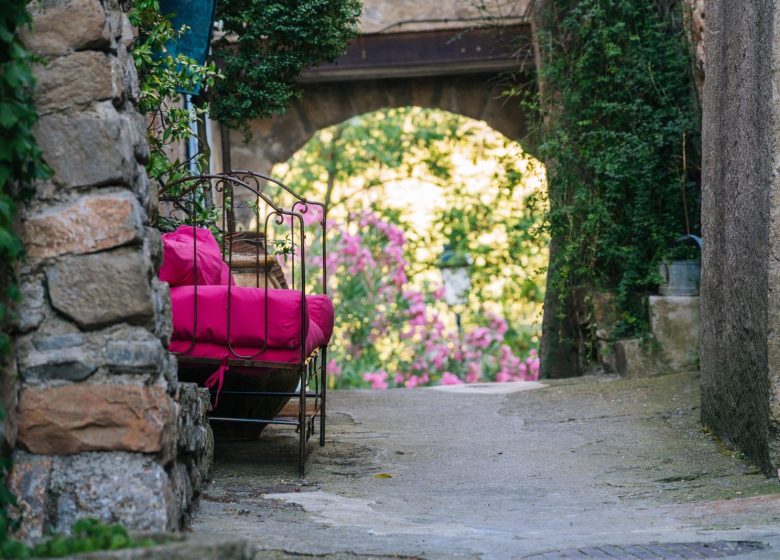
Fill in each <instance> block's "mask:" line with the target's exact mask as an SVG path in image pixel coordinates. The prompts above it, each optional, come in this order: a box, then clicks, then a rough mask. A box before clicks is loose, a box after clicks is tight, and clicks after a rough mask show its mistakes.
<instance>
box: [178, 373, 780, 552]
mask: <svg viewBox="0 0 780 560" xmlns="http://www.w3.org/2000/svg"><path fill="white" fill-rule="evenodd" d="M496 393H497V392H496V391H493V390H491V389H490V388H489V387H487V388H482V389H474V390H473V391H470V392H463V393H453V392H443V391H439V390H434V389H415V390H401V389H398V390H390V391H384V392H370V391H342V392H335V393H333V397H332V399H331V401H330V407H329V409H330V424H329V431H328V434H327V435H328V437H327V446H326V447H325V448H319V447H317V446H316V443H315V442H314V441H312V444H311V445H310V452H311V455H310V460H309V464H308V472H307V479H306V481H303V482H302V481H300V480H297V479H296V478H295V471H296V464H295V450H296V447H295V442H294V440H292V439H290V435H289V434H288V432H287V431H284V430H269V431H268V432H267V433H266V434H264V435H263V437H262V438H261V439H260V441H258V442H252V443H222V444H218V446H217V461H216V464H215V467H214V472H213V479H214V480H213V482H212V483H211V485H210V486H209V487H208V489H207V491H206V494H205V496H204V498H203V500H202V502H201V507H200V510H199V512H198V513H197V514H196V516H195V517H194V519H193V530H194V531H196V532H215V533H220V534H223V535H225V534H234V535H236V536H242V537H246V538H250V539H252V540H254V541H256V542H257V546H258V550H259V552H258V558H266V557H268V558H288V557H293V556H298V555H305V556H316V557H318V558H334V559H335V558H360V557H363V556H366V557H374V558H385V557H392V558H397V557H413V558H416V557H421V558H453V557H455V558H457V557H460V558H538V559H548V558H550V559H551V558H575V557H576V558H582V559H586V558H642V557H647V558H656V559H658V558H665V557H668V558H686V557H687V558H704V557H708V554H711V555H712V556H711V557H716V556H715V552H716V549H717V550H720V554H723V555H725V554H728V552H725V551H726V550H727V549H728V548H729V547H731V548H734V547H737V546H742V547H743V550H744V551H748V550H751V547H753V548H756V547H759V546H762V547H765V548H764V549H762V550H760V551H758V552H752V553H748V554H747V555H746V556H745V555H742V556H739V558H780V483H778V481H777V480H774V479H767V478H766V477H764V476H763V475H761V474H760V473H759V472H758V471H757V470H756V469H755V468H754V467H753V466H751V465H749V464H746V463H744V462H743V461H742V460H741V459H740V458H739V457H738V456H737V455H736V454H734V453H732V452H730V451H729V450H728V449H726V448H725V447H724V446H723V445H721V444H719V443H718V442H717V441H716V440H715V439H714V438H713V437H712V436H710V435H709V434H707V433H706V432H705V431H704V430H702V429H701V427H700V425H699V424H698V421H697V420H698V412H699V411H698V377H697V376H696V375H694V374H683V375H672V376H665V377H660V378H654V379H641V380H620V379H615V378H605V377H601V378H582V379H578V380H572V381H562V382H552V383H551V384H550V385H549V386H547V387H544V388H540V389H535V390H527V391H519V392H513V393H508V394H496ZM724 541H728V542H724ZM732 541H751V542H755V543H759V544H747V545H737V544H734V543H733V542H732ZM695 542H713V543H716V544H714V545H713V547H714V548H709V549H707V548H700V549H699V552H698V553H696V551H695V546H693V545H691V546H690V547H687V548H685V547H682V548H681V547H679V546H678V547H677V548H676V549H675V547H674V546H669V547H666V548H663V549H661V548H658V547H656V548H655V550H656V552H655V554H656V556H652V555H648V556H643V555H644V554H645V552H647V551H651V550H652V547H649V548H648V547H644V548H641V549H640V548H638V547H636V546H634V545H647V544H649V543H695ZM607 545H612V547H613V548H609V547H608V546H607ZM632 546H633V548H632ZM718 547H720V548H718ZM574 549H579V551H576V550H574ZM663 550H666V551H667V552H668V554H669V555H668V556H664V554H666V553H663V552H662V551H663ZM674 550H676V551H677V552H674ZM643 551H644V552H643ZM659 551H660V552H659ZM686 551H687V552H686ZM674 554H677V556H674ZM696 554H699V555H698V556H696Z"/></svg>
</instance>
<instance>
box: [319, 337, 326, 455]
mask: <svg viewBox="0 0 780 560" xmlns="http://www.w3.org/2000/svg"><path fill="white" fill-rule="evenodd" d="M320 387H321V388H320V392H321V395H320V399H321V400H320V447H323V446H324V445H325V397H326V396H327V393H328V348H327V347H324V348H323V349H322V364H321V365H320Z"/></svg>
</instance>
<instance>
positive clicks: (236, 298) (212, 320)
mask: <svg viewBox="0 0 780 560" xmlns="http://www.w3.org/2000/svg"><path fill="white" fill-rule="evenodd" d="M194 298H195V287H194V286H178V287H175V288H171V303H172V308H173V335H172V338H174V339H178V340H186V341H191V340H192V339H193V334H194V333H193V327H194V313H195V305H194V301H195V299H194ZM227 303H228V287H227V286H198V305H197V310H198V325H197V330H198V332H197V336H195V339H196V340H197V341H198V342H213V343H216V344H227V340H228V321H227V308H228V306H227ZM301 304H302V298H301V293H300V292H298V291H293V290H268V299H267V301H266V292H265V289H263V288H244V287H241V286H232V287H231V289H230V344H232V345H235V346H244V347H249V348H255V351H257V350H258V349H260V348H262V347H263V345H264V342H265V340H266V332H265V319H264V313H265V307H266V305H268V325H269V329H268V331H269V332H268V334H267V340H268V346H269V347H271V348H297V347H300V345H301V319H302V315H301ZM305 326H306V328H308V327H309V320H308V317H307V318H306V323H305Z"/></svg>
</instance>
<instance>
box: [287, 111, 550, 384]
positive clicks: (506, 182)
mask: <svg viewBox="0 0 780 560" xmlns="http://www.w3.org/2000/svg"><path fill="white" fill-rule="evenodd" d="M272 173H273V175H274V176H276V177H278V178H280V179H281V180H282V181H283V182H285V183H287V184H289V185H290V186H291V187H293V188H294V189H295V190H297V191H298V192H300V193H303V194H304V195H306V196H309V197H311V198H313V199H318V200H325V201H327V202H328V203H329V206H330V211H329V215H328V220H329V229H330V230H331V234H330V237H329V239H328V245H329V249H328V255H329V257H328V263H327V264H328V268H329V281H328V288H329V293H331V295H332V297H333V298H334V300H335V304H336V306H337V315H338V317H339V325H338V327H337V330H336V333H335V335H334V340H333V342H332V350H331V353H330V357H331V359H330V363H329V372H330V374H331V375H330V380H331V386H335V387H360V386H371V387H374V388H384V387H393V386H406V387H415V386H419V385H435V384H455V383H463V382H472V383H473V382H479V381H519V380H529V379H535V378H536V377H537V376H538V357H537V355H536V347H537V345H538V341H539V335H540V327H541V311H542V301H543V297H544V284H545V273H544V269H545V267H546V265H547V240H546V238H545V233H544V227H543V220H544V215H545V211H546V182H545V172H544V167H543V165H542V164H541V163H540V162H539V161H538V160H536V159H534V158H533V157H532V156H530V155H529V154H527V153H525V152H524V151H523V149H522V147H521V146H520V144H519V143H517V142H514V141H512V140H510V139H508V138H507V137H506V136H504V135H502V134H501V133H500V132H498V131H496V130H495V129H493V128H492V127H490V126H489V125H488V124H487V123H485V122H484V121H478V120H475V119H472V118H469V117H466V116H463V115H460V114H456V113H451V112H447V111H443V110H440V109H429V108H423V107H419V106H406V107H398V108H391V109H381V110H378V111H374V112H370V113H364V114H361V115H357V116H353V117H350V118H349V119H347V120H344V121H342V122H340V123H338V124H335V125H332V126H329V127H326V128H323V129H321V130H319V131H317V132H315V133H314V134H313V135H312V136H311V138H310V139H309V140H308V142H307V143H306V144H305V145H304V146H303V147H302V148H300V149H299V150H298V151H297V152H295V153H294V154H293V155H292V156H291V157H290V159H289V160H287V161H285V162H282V163H278V164H276V166H274V168H273V171H272ZM277 241H278V242H279V245H280V247H281V246H284V243H285V241H284V240H277ZM320 244H321V240H319V239H310V240H307V247H306V250H307V253H308V254H310V252H311V251H315V252H316V250H317V247H319V246H320ZM445 245H446V246H448V249H449V252H450V253H451V254H452V255H455V259H456V260H457V259H463V260H464V262H465V260H468V262H470V265H469V266H468V276H469V278H470V283H471V289H470V290H469V291H468V294H467V296H466V297H465V298H463V300H462V301H458V302H454V303H453V302H452V301H450V302H449V304H448V303H447V302H446V301H445V289H444V283H443V279H442V278H443V274H442V271H441V270H440V268H439V266H440V261H441V257H442V252H443V250H444V249H445ZM281 260H283V257H281ZM312 282H315V283H316V282H318V280H313V281H312ZM313 287H314V288H315V289H321V286H316V285H315V286H313Z"/></svg>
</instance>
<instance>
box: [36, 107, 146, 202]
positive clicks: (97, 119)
mask: <svg viewBox="0 0 780 560" xmlns="http://www.w3.org/2000/svg"><path fill="white" fill-rule="evenodd" d="M129 124H131V123H130V121H128V118H127V117H126V116H124V115H120V114H119V113H117V112H116V110H115V109H114V107H113V106H112V105H111V104H108V106H106V105H99V106H97V107H96V110H95V111H91V112H85V113H76V114H60V113H51V114H49V115H44V116H42V117H41V119H40V120H39V121H38V123H37V124H36V125H35V128H34V134H35V139H36V141H37V142H38V145H39V146H40V148H41V150H42V152H43V156H44V159H45V160H46V162H47V163H48V164H49V166H50V167H51V168H52V170H53V171H54V176H53V177H52V181H54V183H56V184H58V185H61V186H63V187H66V188H76V187H92V186H102V185H108V184H119V185H125V186H132V185H133V180H134V178H135V172H136V165H137V164H136V158H135V154H134V149H135V146H134V144H133V141H134V132H133V129H132V127H130V126H128V125H129Z"/></svg>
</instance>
